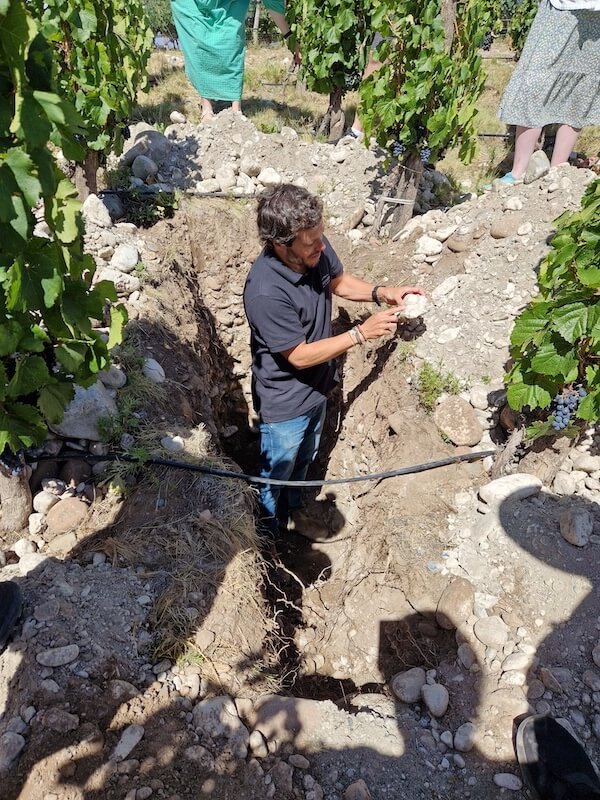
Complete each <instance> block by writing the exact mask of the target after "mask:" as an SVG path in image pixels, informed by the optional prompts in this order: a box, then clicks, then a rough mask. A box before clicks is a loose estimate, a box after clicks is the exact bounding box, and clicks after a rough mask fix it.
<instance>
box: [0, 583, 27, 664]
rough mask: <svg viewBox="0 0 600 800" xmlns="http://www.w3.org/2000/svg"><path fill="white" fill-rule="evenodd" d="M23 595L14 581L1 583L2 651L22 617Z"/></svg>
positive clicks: (0, 647)
mask: <svg viewBox="0 0 600 800" xmlns="http://www.w3.org/2000/svg"><path fill="white" fill-rule="evenodd" d="M22 607H23V594H22V592H21V589H20V587H19V585H18V584H17V583H15V582H14V581H0V650H2V649H3V647H4V645H5V644H6V642H7V641H8V637H9V636H10V634H11V633H12V630H13V628H14V627H15V623H16V621H17V620H18V619H19V616H20V615H21V609H22Z"/></svg>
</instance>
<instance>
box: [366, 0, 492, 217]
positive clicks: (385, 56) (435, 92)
mask: <svg viewBox="0 0 600 800" xmlns="http://www.w3.org/2000/svg"><path fill="white" fill-rule="evenodd" d="M370 8H371V19H372V25H373V28H374V29H376V30H378V31H379V32H380V33H381V35H382V36H383V37H384V38H383V41H382V42H381V43H380V44H379V45H378V47H377V58H378V60H379V61H381V62H382V66H381V68H380V69H379V70H377V72H375V73H373V75H371V76H370V77H369V78H368V79H367V80H365V81H364V82H363V83H362V85H361V90H360V96H361V119H362V121H363V123H364V127H365V134H366V136H367V137H370V136H373V137H374V138H375V139H376V140H377V142H378V144H379V145H381V147H382V148H384V149H385V150H387V151H388V152H390V151H391V152H392V153H393V154H396V153H397V154H398V155H399V156H400V155H401V156H402V164H401V169H400V170H399V171H398V172H397V173H396V175H395V177H394V175H392V176H391V177H390V181H389V184H390V185H389V186H388V187H387V192H388V194H393V193H395V194H396V196H398V197H403V198H405V199H407V200H408V203H405V204H404V205H402V206H400V207H399V208H400V209H401V210H400V211H398V212H396V216H397V228H398V227H401V226H402V224H404V222H406V221H407V220H408V219H409V218H410V216H412V205H411V204H410V199H411V198H412V200H413V202H414V198H415V196H416V186H417V185H418V181H419V178H420V174H421V172H422V169H423V164H424V163H426V162H428V161H433V162H435V161H436V160H437V159H438V158H440V157H441V156H443V154H444V152H445V150H446V149H447V148H448V147H452V146H454V145H458V146H459V155H460V158H461V159H463V160H464V161H465V162H468V161H470V160H471V158H472V157H473V155H474V152H475V146H476V131H475V125H474V121H475V116H476V114H477V99H478V97H479V95H480V94H481V92H482V90H483V86H484V82H485V75H484V72H483V69H482V65H481V56H480V53H479V48H480V47H481V44H482V42H483V37H484V35H485V32H486V30H489V28H490V24H489V23H490V19H491V14H490V12H489V10H488V9H487V4H486V2H485V1H484V0H465V2H460V3H459V2H455V1H454V0H403V2H401V3H398V2H397V0H371V2H370ZM402 170H404V173H403V171H402ZM407 175H408V177H406V176H407ZM411 176H412V177H411ZM394 181H395V182H394ZM400 215H401V216H400Z"/></svg>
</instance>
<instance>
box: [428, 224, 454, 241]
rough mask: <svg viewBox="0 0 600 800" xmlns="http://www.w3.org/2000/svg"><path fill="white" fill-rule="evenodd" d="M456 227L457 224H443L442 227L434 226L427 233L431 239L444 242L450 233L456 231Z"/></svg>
mask: <svg viewBox="0 0 600 800" xmlns="http://www.w3.org/2000/svg"><path fill="white" fill-rule="evenodd" d="M457 228H458V225H445V226H444V227H443V228H436V229H434V230H431V231H429V235H430V236H431V237H432V238H433V239H437V240H438V241H439V242H445V241H446V239H449V238H450V237H451V236H452V234H453V233H455V232H456V229H457Z"/></svg>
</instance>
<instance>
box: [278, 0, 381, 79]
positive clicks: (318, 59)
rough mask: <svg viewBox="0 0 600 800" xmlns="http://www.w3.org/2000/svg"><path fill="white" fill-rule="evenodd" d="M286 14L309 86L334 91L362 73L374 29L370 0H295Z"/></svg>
mask: <svg viewBox="0 0 600 800" xmlns="http://www.w3.org/2000/svg"><path fill="white" fill-rule="evenodd" d="M286 15H287V19H288V21H289V23H290V26H291V28H292V31H293V34H294V35H293V39H292V41H291V42H290V44H291V46H292V47H295V45H296V44H298V45H299V47H300V51H301V54H302V67H301V69H302V76H303V78H304V80H305V81H306V86H307V88H308V89H310V90H311V91H315V92H321V93H322V94H330V93H331V92H332V91H333V90H334V89H336V88H344V87H345V86H346V79H347V77H348V76H360V75H362V72H363V70H364V68H365V64H366V62H367V57H368V47H369V45H370V43H371V40H372V38H373V32H374V29H373V26H372V24H371V2H370V0H365V2H359V0H291V2H289V3H288V6H287V10H286Z"/></svg>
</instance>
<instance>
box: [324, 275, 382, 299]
mask: <svg viewBox="0 0 600 800" xmlns="http://www.w3.org/2000/svg"><path fill="white" fill-rule="evenodd" d="M373 286H374V284H372V283H367V281H363V279H362V278H357V277H356V276H355V275H349V274H348V273H347V272H344V273H342V275H340V277H339V278H334V279H333V281H332V282H331V288H332V290H333V293H334V294H335V295H337V297H342V298H343V299H344V300H353V301H354V302H356V303H367V302H370V300H371V299H372V297H371V293H372V291H373Z"/></svg>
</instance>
